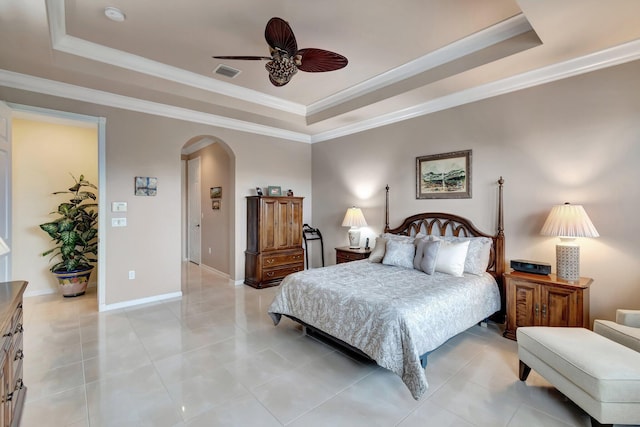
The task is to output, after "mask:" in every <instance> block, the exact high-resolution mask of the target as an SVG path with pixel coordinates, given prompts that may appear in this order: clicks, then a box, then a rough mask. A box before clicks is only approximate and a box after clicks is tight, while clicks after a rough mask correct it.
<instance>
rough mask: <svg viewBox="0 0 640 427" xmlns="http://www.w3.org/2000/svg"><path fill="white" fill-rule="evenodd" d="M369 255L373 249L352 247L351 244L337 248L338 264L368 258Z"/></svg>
mask: <svg viewBox="0 0 640 427" xmlns="http://www.w3.org/2000/svg"><path fill="white" fill-rule="evenodd" d="M369 255H371V249H365V248H356V249H352V248H350V247H349V246H342V247H339V248H336V264H341V263H343V262H351V261H357V260H359V259H366V258H369Z"/></svg>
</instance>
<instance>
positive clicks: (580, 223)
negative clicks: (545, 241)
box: [540, 203, 599, 281]
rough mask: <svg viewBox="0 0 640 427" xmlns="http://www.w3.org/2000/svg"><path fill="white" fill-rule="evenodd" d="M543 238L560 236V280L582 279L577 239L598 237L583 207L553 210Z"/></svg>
mask: <svg viewBox="0 0 640 427" xmlns="http://www.w3.org/2000/svg"><path fill="white" fill-rule="evenodd" d="M540 234H542V235H543V236H558V237H560V243H559V244H558V245H556V274H557V276H558V277H559V278H560V279H564V280H568V281H575V280H579V279H580V246H578V244H577V243H575V239H576V237H598V236H599V234H598V231H597V230H596V228H595V227H594V226H593V223H592V222H591V219H589V215H587V212H586V211H585V210H584V208H583V207H582V206H581V205H571V204H569V203H565V204H564V205H557V206H554V207H553V208H552V209H551V212H550V213H549V216H548V217H547V220H546V221H545V222H544V225H543V226H542V230H541V231H540Z"/></svg>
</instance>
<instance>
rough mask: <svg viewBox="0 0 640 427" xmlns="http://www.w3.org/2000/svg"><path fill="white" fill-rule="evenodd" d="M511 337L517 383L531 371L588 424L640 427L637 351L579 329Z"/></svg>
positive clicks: (524, 330) (528, 331)
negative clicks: (514, 342) (575, 408)
mask: <svg viewBox="0 0 640 427" xmlns="http://www.w3.org/2000/svg"><path fill="white" fill-rule="evenodd" d="M516 336H517V339H518V356H519V358H520V380H522V381H525V380H526V379H527V376H528V375H529V372H530V371H531V369H532V368H533V369H534V370H535V371H536V372H538V373H539V374H540V375H541V376H542V377H544V378H545V379H546V380H547V381H549V382H550V383H551V384H553V385H554V386H555V387H556V388H557V389H558V390H559V391H560V392H562V393H563V394H564V395H565V396H567V397H568V398H569V399H571V400H572V401H573V402H574V403H575V404H576V405H578V406H579V407H581V408H582V409H583V410H584V411H585V412H586V413H588V414H589V415H590V416H591V424H592V425H593V426H600V425H603V424H640V353H638V352H636V351H634V350H632V349H630V348H628V347H625V346H623V345H621V344H618V343H617V342H615V341H611V340H610V339H608V338H605V337H603V336H601V335H598V334H596V333H594V332H591V331H590V330H588V329H583V328H557V327H556V328H552V327H538V326H532V327H521V328H518V329H517V331H516ZM601 423H602V424H601Z"/></svg>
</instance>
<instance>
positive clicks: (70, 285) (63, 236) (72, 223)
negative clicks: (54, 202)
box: [40, 175, 98, 297]
mask: <svg viewBox="0 0 640 427" xmlns="http://www.w3.org/2000/svg"><path fill="white" fill-rule="evenodd" d="M71 177H72V178H73V180H74V181H75V185H74V186H73V187H71V188H69V190H68V191H56V192H55V193H53V194H54V195H57V194H70V195H71V196H70V200H69V201H67V202H63V203H60V205H59V206H58V210H57V211H54V212H51V214H55V215H57V216H58V218H56V219H55V220H54V221H51V222H47V223H45V224H40V228H41V229H42V230H44V231H45V232H46V233H47V234H48V235H49V236H50V237H51V239H52V240H53V242H54V244H55V246H54V247H53V248H51V249H49V250H48V251H45V252H43V253H42V256H47V255H51V260H54V259H55V260H56V261H57V262H56V263H55V264H53V265H52V266H51V268H50V270H51V272H52V273H53V274H54V276H56V277H57V279H58V283H59V285H60V290H61V291H62V295H63V296H65V297H74V296H79V295H83V294H84V293H85V291H86V289H87V283H88V282H89V276H91V272H92V271H93V267H94V264H95V262H96V261H97V254H98V238H97V237H98V226H97V225H98V212H97V206H98V204H97V203H95V202H94V201H95V200H96V195H95V193H94V192H93V190H91V189H97V187H96V186H95V185H93V184H91V183H90V182H88V181H85V179H84V175H80V178H79V179H76V177H75V176H73V175H71Z"/></svg>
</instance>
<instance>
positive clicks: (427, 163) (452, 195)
mask: <svg viewBox="0 0 640 427" xmlns="http://www.w3.org/2000/svg"><path fill="white" fill-rule="evenodd" d="M469 198H471V150H465V151H454V152H451V153H443V154H433V155H430V156H422V157H417V158H416V199H469Z"/></svg>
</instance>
